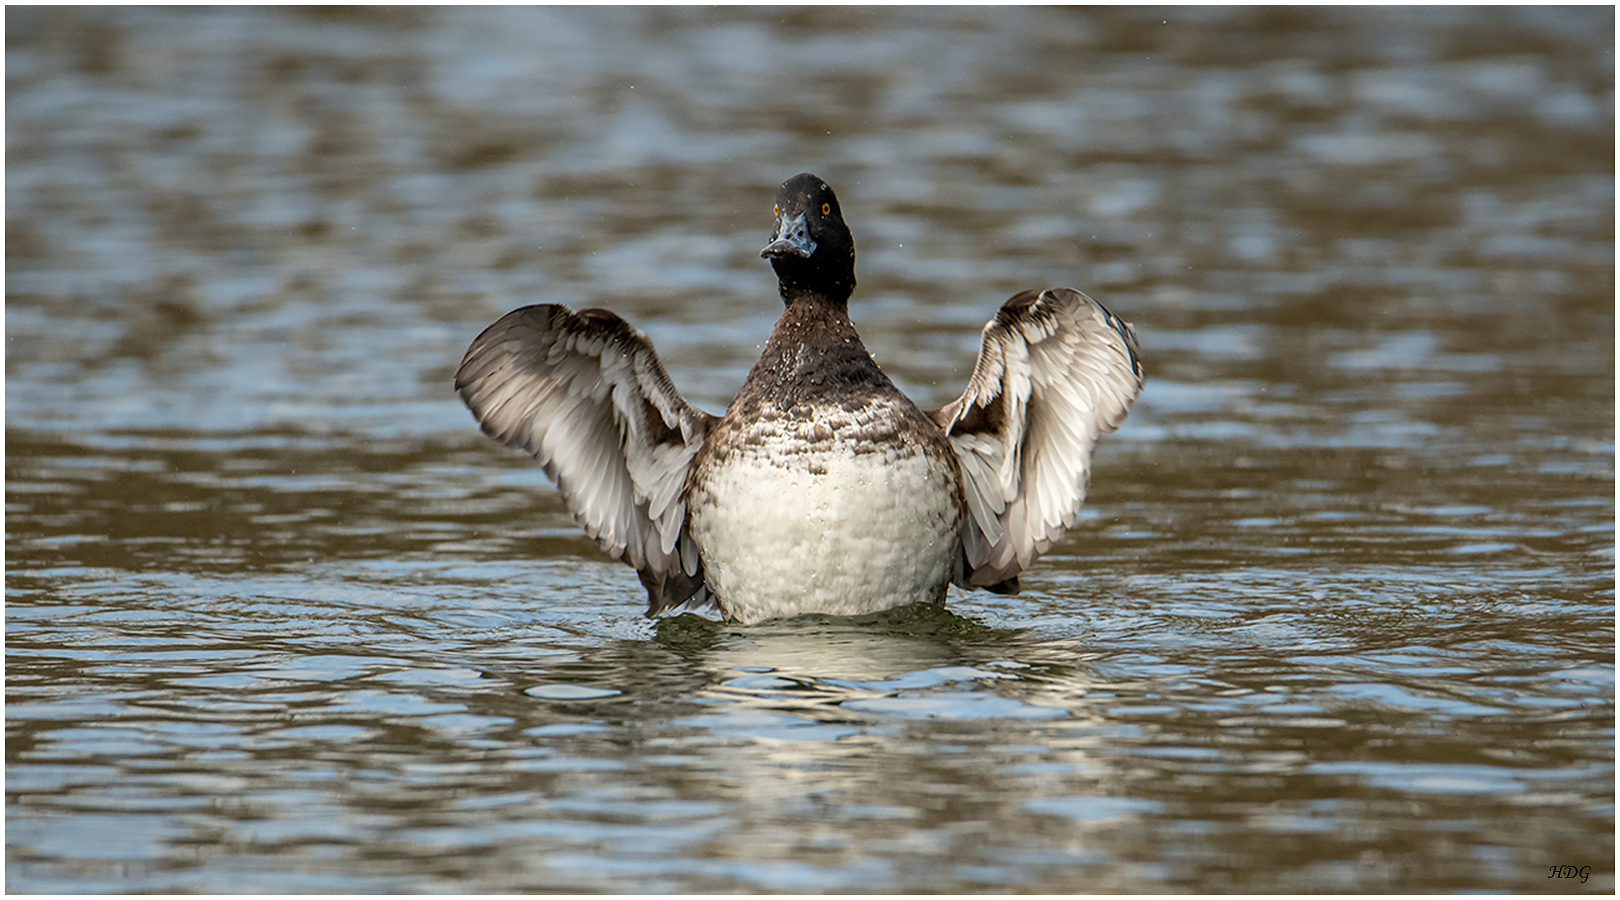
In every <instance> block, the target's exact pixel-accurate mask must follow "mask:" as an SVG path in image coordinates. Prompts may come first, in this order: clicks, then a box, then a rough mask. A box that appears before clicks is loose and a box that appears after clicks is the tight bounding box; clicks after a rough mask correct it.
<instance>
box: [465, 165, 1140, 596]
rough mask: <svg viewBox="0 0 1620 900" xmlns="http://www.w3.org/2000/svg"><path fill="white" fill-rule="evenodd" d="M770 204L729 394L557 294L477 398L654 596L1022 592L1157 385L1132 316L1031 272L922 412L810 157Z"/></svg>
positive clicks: (489, 371)
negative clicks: (770, 321)
mask: <svg viewBox="0 0 1620 900" xmlns="http://www.w3.org/2000/svg"><path fill="white" fill-rule="evenodd" d="M772 214H773V217H774V224H773V227H772V230H771V233H770V240H769V243H767V244H766V246H765V248H764V249H763V250H761V251H760V256H761V257H763V258H765V259H768V260H769V261H770V263H771V267H772V268H773V269H774V271H775V273H776V277H777V288H778V292H779V294H780V295H781V301H782V304H783V308H782V314H781V318H780V319H778V320H777V322H776V325H775V327H774V328H773V330H772V331H771V335H770V338H769V340H768V341H767V342H766V344H765V348H764V350H763V352H762V353H761V355H760V358H759V361H758V362H756V363H755V364H754V366H753V368H752V370H751V371H749V373H748V377H747V378H746V379H745V380H744V381H743V384H742V387H741V388H740V389H739V390H738V392H737V395H736V398H735V399H734V400H733V401H732V403H731V404H730V405H729V406H728V407H727V408H726V411H725V413H724V414H723V415H719V416H716V415H713V414H711V413H708V412H706V411H704V410H702V409H698V408H697V407H694V406H692V405H691V404H690V403H688V402H687V401H686V400H685V399H683V398H682V397H681V394H680V392H679V391H678V390H677V389H676V387H675V385H674V383H673V382H672V381H671V380H670V377H669V374H668V372H667V371H666V370H665V368H664V365H663V363H662V362H660V361H659V358H658V354H657V353H656V351H655V350H654V348H653V344H652V341H650V340H649V339H648V338H647V336H646V335H645V334H643V333H642V332H641V331H639V330H638V329H636V328H635V327H633V326H632V325H630V323H628V322H626V321H625V320H624V319H622V318H620V317H619V316H617V315H615V314H614V313H612V312H610V311H608V310H605V309H581V310H579V311H577V312H576V311H574V310H572V309H569V308H568V307H566V306H563V305H559V304H539V305H533V306H525V307H522V308H520V309H516V310H513V311H512V312H509V313H507V314H506V315H504V316H502V317H501V318H500V319H499V320H497V321H496V322H495V323H494V324H492V325H490V326H489V327H488V328H486V329H485V330H484V331H483V332H482V333H481V334H479V335H478V337H477V338H476V339H475V340H473V342H472V344H471V345H470V346H469V347H468V348H467V352H466V354H465V356H464V357H463V359H462V361H461V365H460V367H459V369H458V370H457V372H456V379H455V387H456V390H457V391H458V392H459V394H460V396H461V399H462V400H463V402H465V403H466V405H467V407H468V409H469V410H471V412H472V414H473V416H474V418H475V419H476V420H477V421H478V423H479V425H480V427H481V428H482V430H483V431H484V433H485V434H487V435H488V436H489V437H491V438H493V439H495V440H496V441H499V442H500V443H502V444H506V445H508V446H510V447H513V448H516V449H519V450H522V451H523V452H525V453H528V454H530V455H532V456H533V457H534V458H535V460H537V461H538V462H539V464H540V466H541V467H542V468H543V469H544V470H545V472H546V474H547V476H549V477H550V479H551V480H552V482H553V483H554V484H555V485H556V488H557V490H558V492H559V493H560V494H561V495H562V499H563V501H564V503H565V504H566V506H567V508H568V510H569V512H570V514H571V515H572V516H573V518H574V520H575V521H576V522H577V523H578V524H579V525H580V526H581V527H582V528H583V529H584V531H585V533H586V534H587V535H588V536H589V537H591V538H592V539H594V540H595V541H596V542H597V544H598V545H599V546H600V547H601V548H602V550H603V551H605V552H606V553H607V555H608V556H610V557H612V558H614V559H617V560H621V561H623V562H625V563H627V564H629V565H630V566H631V567H632V568H634V569H635V570H636V573H637V575H638V576H639V577H640V580H641V584H642V586H643V587H645V588H646V592H647V612H646V614H647V615H648V616H649V617H655V616H659V615H661V614H665V613H671V612H676V611H680V610H683V609H687V610H702V609H715V610H718V612H719V614H720V615H721V616H722V617H723V618H724V619H725V620H727V621H729V622H734V623H738V624H742V625H749V624H754V623H758V622H763V621H766V620H770V619H779V618H791V617H796V616H802V615H808V614H825V615H832V616H858V615H865V614H869V613H876V612H881V611H883V610H887V609H891V608H894V607H899V606H904V605H909V604H912V603H932V604H943V603H944V602H945V599H946V594H947V592H948V589H949V587H950V586H951V585H956V586H958V587H959V588H962V589H966V590H979V589H982V590H988V591H992V592H996V593H1016V592H1017V591H1018V587H1019V575H1020V573H1022V572H1023V571H1024V570H1025V569H1026V568H1028V567H1029V566H1030V564H1031V563H1032V562H1034V560H1035V559H1036V558H1038V557H1039V556H1040V555H1041V554H1042V553H1044V552H1046V551H1047V550H1048V549H1050V548H1051V546H1052V545H1053V543H1054V542H1056V541H1057V540H1058V539H1059V538H1061V537H1062V536H1063V535H1064V533H1065V532H1066V531H1067V530H1068V529H1070V528H1072V527H1073V526H1074V525H1075V522H1076V520H1077V517H1078V514H1079V511H1080V508H1081V505H1082V503H1083V502H1084V500H1085V496H1086V491H1087V489H1088V487H1089V484H1090V480H1091V472H1092V455H1093V450H1094V448H1095V447H1096V445H1097V442H1098V439H1099V438H1100V436H1101V435H1102V434H1104V433H1108V432H1112V431H1115V430H1116V429H1118V428H1119V427H1120V425H1121V424H1123V423H1124V421H1125V417H1126V415H1127V413H1128V412H1129V410H1130V407H1131V404H1132V403H1133V402H1134V401H1135V399H1136V397H1137V395H1138V394H1139V393H1140V392H1141V389H1142V385H1143V383H1144V376H1143V369H1142V362H1141V359H1140V357H1139V355H1138V344H1137V337H1136V332H1135V329H1134V328H1133V327H1132V326H1131V325H1130V324H1129V323H1127V322H1125V321H1123V320H1121V319H1120V318H1118V317H1117V316H1115V315H1114V314H1113V313H1111V312H1109V311H1108V310H1107V309H1106V308H1104V307H1103V305H1102V304H1100V303H1098V302H1097V301H1095V300H1093V299H1091V298H1090V297H1088V296H1086V295H1085V294H1083V293H1081V292H1080V291H1077V290H1074V289H1072V288H1048V289H1044V290H1024V291H1020V292H1019V293H1017V294H1014V295H1013V296H1012V297H1011V298H1010V299H1008V300H1007V301H1006V302H1005V303H1004V304H1002V306H1001V308H1000V309H999V310H998V311H997V312H996V314H995V316H994V317H993V318H992V319H991V320H990V322H989V323H988V324H986V325H985V326H984V329H983V331H982V334H981V340H980V348H979V355H978V359H977V361H976V362H975V364H974V367H973V371H972V374H971V376H970V377H969V378H968V383H967V387H966V389H964V390H963V392H962V394H961V396H959V397H957V398H956V399H955V400H953V401H951V402H950V403H948V404H946V405H945V406H943V407H941V408H940V409H936V410H929V411H925V410H923V409H922V408H921V407H919V406H918V405H917V404H916V403H915V402H913V401H912V400H911V399H910V398H908V397H907V396H906V395H905V394H904V393H902V392H901V391H900V389H899V388H897V387H896V386H895V384H894V382H892V381H891V380H889V377H888V376H887V375H885V374H884V372H883V370H882V368H881V367H879V365H878V363H877V361H876V360H875V359H874V358H873V357H872V355H871V353H869V352H868V351H867V349H866V346H865V344H863V343H862V342H861V338H860V335H859V334H858V333H857V332H856V330H855V326H854V324H853V323H852V322H851V320H850V316H849V299H850V297H851V295H852V294H853V293H854V290H855V243H854V238H853V236H852V235H851V233H850V230H849V226H848V225H847V224H846V223H845V221H844V218H843V213H842V210H841V208H840V206H839V203H838V197H837V195H836V194H834V192H833V189H832V188H831V187H830V186H829V185H828V184H827V182H826V181H824V180H822V179H821V178H819V177H817V176H815V175H812V174H810V173H802V174H799V175H795V176H793V177H792V178H789V179H788V180H787V181H785V182H783V183H782V184H781V186H780V187H779V188H778V189H777V191H776V196H775V203H774V206H773V213H772Z"/></svg>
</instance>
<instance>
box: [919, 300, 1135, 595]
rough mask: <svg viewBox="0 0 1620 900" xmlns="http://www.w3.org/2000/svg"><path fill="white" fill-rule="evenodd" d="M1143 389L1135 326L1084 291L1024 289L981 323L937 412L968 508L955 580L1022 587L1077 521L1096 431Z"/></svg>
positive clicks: (1109, 426) (1115, 423)
mask: <svg viewBox="0 0 1620 900" xmlns="http://www.w3.org/2000/svg"><path fill="white" fill-rule="evenodd" d="M1141 390H1142V363H1141V360H1140V359H1138V358H1137V350H1136V332H1134V331H1133V330H1131V326H1130V325H1129V324H1127V323H1125V322H1123V321H1121V320H1119V319H1118V318H1116V317H1115V316H1114V315H1113V313H1110V312H1109V311H1108V310H1106V309H1104V308H1103V306H1102V304H1100V303H1098V302H1097V301H1095V300H1092V299H1091V298H1090V297H1087V296H1086V295H1085V294H1082V293H1080V292H1079V291H1075V290H1070V289H1068V288H1054V289H1051V290H1046V291H1041V292H1040V293H1039V294H1037V293H1036V292H1035V291H1024V292H1023V293H1021V294H1018V295H1016V296H1014V297H1013V298H1012V299H1010V300H1008V301H1007V302H1006V304H1005V305H1003V306H1002V307H1001V309H1000V311H998V312H997V313H996V317H995V318H994V319H993V320H991V322H990V324H988V325H986V326H985V327H984V341H983V344H982V345H981V347H980V349H979V361H978V363H977V364H976V365H975V366H974V367H973V377H972V378H971V379H969V381H968V386H967V390H965V391H963V392H962V396H961V397H959V398H957V399H956V400H955V401H954V402H952V403H951V404H950V405H948V406H946V407H945V408H944V409H940V410H935V411H933V412H931V413H929V415H931V416H932V417H933V418H934V421H936V422H938V423H939V425H940V427H941V428H943V429H945V432H946V434H947V435H948V436H949V438H950V441H951V445H952V447H954V448H955V450H956V456H957V459H958V460H960V461H961V464H962V476H963V478H962V480H963V488H964V493H965V494H966V499H967V504H968V511H969V516H968V520H967V523H966V524H965V525H964V526H963V529H962V544H963V553H964V555H965V556H966V563H967V564H966V566H965V571H964V572H963V574H962V576H961V579H960V581H959V582H958V583H959V584H962V585H963V586H964V587H986V588H989V589H991V590H997V591H1014V590H1017V588H1018V581H1017V577H1018V573H1019V572H1020V571H1022V570H1023V569H1024V568H1025V567H1026V566H1028V565H1029V564H1030V563H1031V562H1032V561H1033V560H1034V559H1035V557H1036V556H1038V555H1040V554H1041V553H1044V552H1046V550H1047V549H1048V548H1050V547H1051V546H1052V543H1053V542H1054V541H1056V540H1057V539H1058V538H1059V537H1061V536H1062V535H1063V532H1064V530H1065V529H1067V528H1069V527H1070V526H1072V525H1073V524H1074V522H1075V517H1076V516H1077V515H1078V514H1079V512H1080V504H1081V503H1082V501H1084V500H1085V496H1086V487H1087V485H1088V484H1089V483H1090V481H1091V451H1092V448H1094V447H1096V445H1097V438H1098V437H1099V436H1100V435H1102V434H1103V433H1104V432H1108V431H1113V430H1114V429H1116V428H1118V427H1119V426H1120V423H1122V422H1124V421H1125V414H1126V412H1127V411H1129V410H1130V408H1131V402H1132V401H1134V400H1135V399H1136V395H1137V394H1138V393H1139V392H1140V391H1141Z"/></svg>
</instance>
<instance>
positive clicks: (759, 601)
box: [688, 421, 963, 623]
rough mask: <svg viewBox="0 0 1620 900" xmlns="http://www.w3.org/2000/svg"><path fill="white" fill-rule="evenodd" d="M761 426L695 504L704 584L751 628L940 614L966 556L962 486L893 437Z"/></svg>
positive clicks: (934, 459) (943, 467) (938, 460)
mask: <svg viewBox="0 0 1620 900" xmlns="http://www.w3.org/2000/svg"><path fill="white" fill-rule="evenodd" d="M783 424H784V423H782V422H781V421H778V422H775V423H770V422H766V423H761V424H760V425H759V426H757V427H756V428H754V429H751V430H750V432H749V433H748V434H746V436H745V439H742V440H738V441H734V442H728V443H729V448H730V449H729V450H728V451H727V452H725V453H723V454H719V455H717V456H716V457H715V458H713V459H711V460H710V461H709V464H708V465H705V466H703V471H702V472H701V474H700V477H699V478H697V479H696V480H695V482H694V485H693V491H692V494H691V496H690V497H689V498H688V501H689V505H688V509H689V510H690V515H691V529H692V536H693V538H694V539H695V540H696V542H697V545H698V548H699V551H700V553H701V555H702V559H703V570H704V577H705V580H706V581H707V582H708V583H709V586H710V588H711V589H712V590H713V591H714V593H715V595H716V596H717V597H718V598H719V601H720V607H721V609H722V610H724V611H725V613H726V615H727V616H728V617H730V618H732V619H735V620H737V621H740V622H744V623H749V622H758V621H762V620H764V619H770V618H776V617H782V616H795V615H803V614H805V613H827V614H832V615H859V614H861V613H869V612H876V611H878V610H883V609H888V608H891V607H895V606H902V605H905V604H907V603H915V602H919V601H927V602H936V603H937V602H941V601H942V600H943V599H944V595H945V590H946V587H947V586H948V585H949V583H950V580H951V574H952V568H953V566H954V565H955V563H956V561H957V556H958V554H959V553H960V549H959V548H960V540H961V538H960V534H959V531H960V525H961V517H962V515H963V512H962V506H961V499H960V498H961V486H960V481H959V479H960V476H959V474H958V473H957V470H956V469H955V467H953V466H952V465H950V464H949V462H947V461H946V460H945V459H944V458H943V457H942V456H940V455H939V454H938V453H937V452H936V453H931V452H928V450H927V449H926V448H925V447H924V446H920V445H919V444H918V443H917V442H914V441H907V440H903V439H898V438H896V437H894V436H892V435H891V436H889V438H888V439H885V440H878V441H873V440H871V439H870V435H869V434H862V433H860V432H858V431H842V432H838V433H835V432H833V431H832V430H831V429H829V428H828V427H827V426H826V423H825V422H822V423H805V424H804V427H803V428H795V427H791V426H789V427H786V428H784V427H782V425H783Z"/></svg>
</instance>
